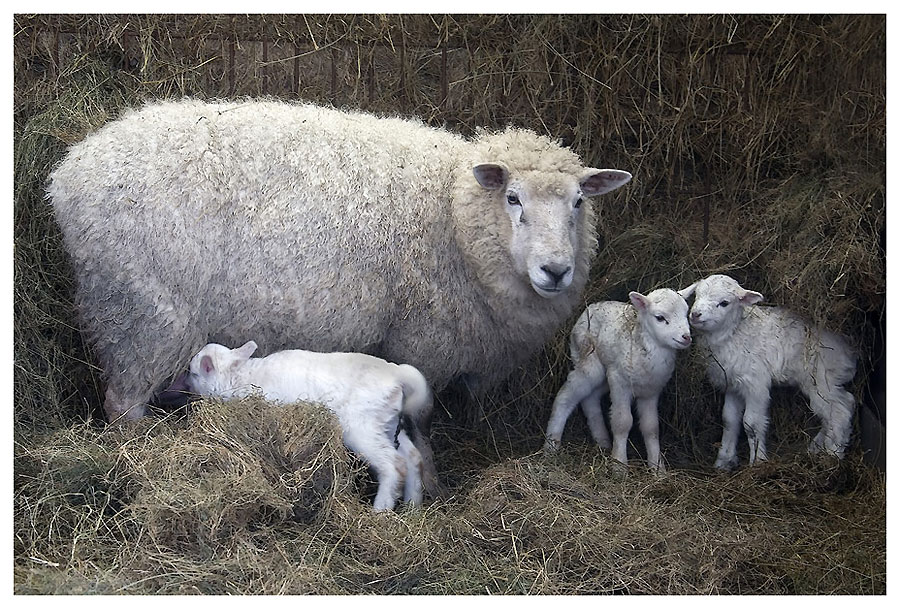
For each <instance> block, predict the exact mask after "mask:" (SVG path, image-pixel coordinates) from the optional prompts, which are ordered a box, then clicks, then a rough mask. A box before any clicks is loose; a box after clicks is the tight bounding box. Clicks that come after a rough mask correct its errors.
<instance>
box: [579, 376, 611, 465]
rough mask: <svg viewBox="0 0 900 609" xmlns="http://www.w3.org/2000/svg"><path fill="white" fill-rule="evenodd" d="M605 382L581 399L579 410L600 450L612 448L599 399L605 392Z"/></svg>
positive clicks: (606, 388) (606, 389)
mask: <svg viewBox="0 0 900 609" xmlns="http://www.w3.org/2000/svg"><path fill="white" fill-rule="evenodd" d="M607 391H608V387H606V382H604V383H603V385H602V386H601V387H598V388H597V389H595V390H594V391H592V392H591V394H590V395H589V396H587V397H586V398H584V399H583V400H581V410H582V412H584V417H585V418H586V419H587V423H588V428H590V430H591V436H593V438H594V441H595V442H596V443H597V446H599V447H600V448H601V449H602V450H607V451H608V450H611V449H612V440H611V439H610V437H609V431H608V430H607V429H606V422H605V421H604V420H603V410H602V408H601V403H600V400H601V399H602V397H603V396H604V395H606V392H607Z"/></svg>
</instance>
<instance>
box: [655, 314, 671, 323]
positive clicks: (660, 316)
mask: <svg viewBox="0 0 900 609" xmlns="http://www.w3.org/2000/svg"><path fill="white" fill-rule="evenodd" d="M656 321H658V322H659V323H662V322H664V321H665V322H666V323H669V322H668V321H666V318H665V317H664V316H662V315H657V316H656Z"/></svg>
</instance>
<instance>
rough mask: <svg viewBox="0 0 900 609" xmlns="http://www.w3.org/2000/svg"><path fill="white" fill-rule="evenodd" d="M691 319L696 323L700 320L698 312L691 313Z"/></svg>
mask: <svg viewBox="0 0 900 609" xmlns="http://www.w3.org/2000/svg"><path fill="white" fill-rule="evenodd" d="M691 319H693V320H694V321H697V320H698V319H700V313H699V312H698V311H691Z"/></svg>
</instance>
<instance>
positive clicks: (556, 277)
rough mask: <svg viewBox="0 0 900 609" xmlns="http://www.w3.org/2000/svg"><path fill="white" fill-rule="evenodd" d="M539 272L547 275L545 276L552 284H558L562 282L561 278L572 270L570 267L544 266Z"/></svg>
mask: <svg viewBox="0 0 900 609" xmlns="http://www.w3.org/2000/svg"><path fill="white" fill-rule="evenodd" d="M541 270H542V271H544V272H545V273H547V276H548V277H550V278H551V279H552V280H553V283H556V284H558V283H559V282H560V281H562V280H563V277H565V276H566V274H567V273H568V272H569V271H570V270H572V267H571V266H561V265H558V264H545V265H543V266H541Z"/></svg>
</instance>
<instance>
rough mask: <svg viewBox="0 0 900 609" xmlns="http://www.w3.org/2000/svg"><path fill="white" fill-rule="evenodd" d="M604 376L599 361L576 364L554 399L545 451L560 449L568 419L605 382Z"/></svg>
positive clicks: (550, 451)
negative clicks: (592, 363)
mask: <svg viewBox="0 0 900 609" xmlns="http://www.w3.org/2000/svg"><path fill="white" fill-rule="evenodd" d="M598 366H599V370H598ZM598 372H599V373H598ZM603 378H604V370H603V366H602V364H599V362H598V363H597V364H596V365H585V366H576V367H575V369H574V370H572V371H571V372H570V373H569V376H568V378H566V382H565V383H564V384H563V386H562V387H561V388H560V390H559V393H557V394H556V398H555V399H554V400H553V410H552V411H551V413H550V421H549V422H548V423H547V439H546V441H545V442H544V451H545V452H547V453H552V452H555V451H556V450H557V449H559V446H560V444H561V443H562V434H563V430H564V429H565V426H566V421H568V420H569V417H570V416H572V413H573V412H574V411H575V409H576V408H577V407H578V403H579V402H581V401H582V400H583V399H584V398H586V397H587V396H589V395H590V394H591V393H592V392H593V391H594V388H595V387H596V386H597V385H598V384H599V383H602V382H603Z"/></svg>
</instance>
